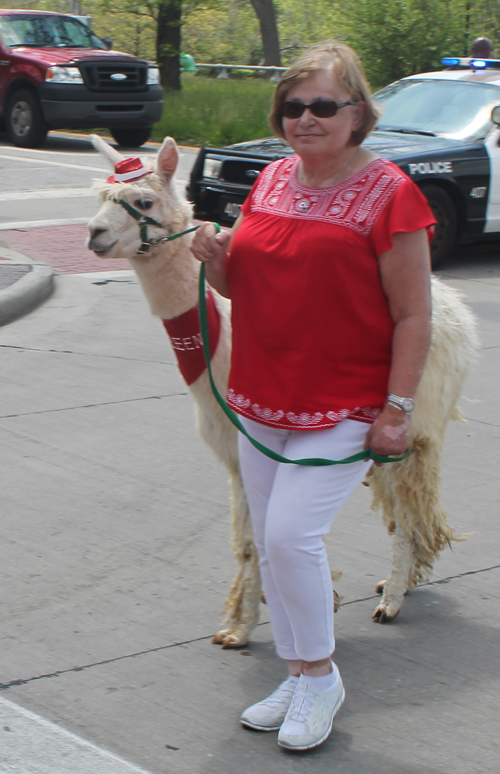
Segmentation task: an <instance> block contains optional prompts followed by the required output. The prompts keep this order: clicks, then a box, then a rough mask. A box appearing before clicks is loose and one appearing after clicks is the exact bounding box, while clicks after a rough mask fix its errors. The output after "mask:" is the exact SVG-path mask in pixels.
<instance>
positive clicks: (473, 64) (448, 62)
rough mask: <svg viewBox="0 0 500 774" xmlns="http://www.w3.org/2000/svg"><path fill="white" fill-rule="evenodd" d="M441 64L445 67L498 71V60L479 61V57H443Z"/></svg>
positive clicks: (499, 68)
mask: <svg viewBox="0 0 500 774" xmlns="http://www.w3.org/2000/svg"><path fill="white" fill-rule="evenodd" d="M441 64H443V65H445V66H446V67H467V68H470V69H472V70H485V69H486V68H493V69H494V70H500V59H480V58H479V57H465V56H445V57H443V59H441Z"/></svg>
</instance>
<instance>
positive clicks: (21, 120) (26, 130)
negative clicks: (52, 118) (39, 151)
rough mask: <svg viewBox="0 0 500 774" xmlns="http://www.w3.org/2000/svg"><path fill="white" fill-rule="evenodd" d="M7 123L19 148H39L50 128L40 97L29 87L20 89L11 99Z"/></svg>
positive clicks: (7, 112)
mask: <svg viewBox="0 0 500 774" xmlns="http://www.w3.org/2000/svg"><path fill="white" fill-rule="evenodd" d="M5 123H6V126H7V133H8V135H9V138H10V140H11V142H13V143H14V145H17V146H18V147H19V148H39V147H40V145H41V144H42V143H43V141H44V140H45V138H46V136H47V132H48V129H49V127H48V126H47V124H46V123H45V119H44V117H43V113H42V109H41V107H40V103H39V102H38V98H37V96H36V95H35V94H34V93H33V92H31V91H30V90H29V89H19V91H16V92H14V94H13V95H12V97H11V98H10V99H9V102H8V105H7V110H6V113H5Z"/></svg>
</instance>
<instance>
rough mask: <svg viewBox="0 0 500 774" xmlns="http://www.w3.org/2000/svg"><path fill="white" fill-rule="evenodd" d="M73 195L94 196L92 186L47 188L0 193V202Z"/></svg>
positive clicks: (59, 197) (66, 197) (69, 196)
mask: <svg viewBox="0 0 500 774" xmlns="http://www.w3.org/2000/svg"><path fill="white" fill-rule="evenodd" d="M75 196H95V191H94V190H93V189H92V188H48V189H47V190H43V191H11V193H3V194H0V202H15V201H19V200H21V201H24V200H25V199H68V198H73V197H75Z"/></svg>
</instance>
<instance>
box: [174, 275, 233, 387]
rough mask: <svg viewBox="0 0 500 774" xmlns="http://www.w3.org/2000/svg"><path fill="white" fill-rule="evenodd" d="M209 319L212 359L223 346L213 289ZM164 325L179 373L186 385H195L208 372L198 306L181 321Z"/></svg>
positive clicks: (182, 317) (185, 314) (208, 301)
mask: <svg viewBox="0 0 500 774" xmlns="http://www.w3.org/2000/svg"><path fill="white" fill-rule="evenodd" d="M207 319H208V335H209V337H210V356H211V357H213V356H214V353H215V350H216V349H217V344H218V343H219V336H220V315H219V311H218V309H217V307H216V306H215V300H214V294H213V293H212V291H211V289H210V288H207ZM162 323H163V325H164V326H165V330H166V331H167V333H168V335H169V336H170V341H171V342H172V347H173V349H174V352H175V354H176V357H177V363H178V365H179V371H180V372H181V374H182V376H183V378H184V380H185V382H186V384H188V385H189V384H193V382H195V381H196V380H197V379H198V377H199V376H201V375H202V373H203V371H204V370H205V368H206V364H205V357H204V355H203V339H202V337H201V331H200V315H199V310H198V304H196V306H193V307H192V308H191V309H188V311H187V312H184V314H180V315H179V316H178V317H172V318H171V319H170V320H162Z"/></svg>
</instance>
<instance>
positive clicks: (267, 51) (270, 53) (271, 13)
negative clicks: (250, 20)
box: [250, 0, 281, 67]
mask: <svg viewBox="0 0 500 774" xmlns="http://www.w3.org/2000/svg"><path fill="white" fill-rule="evenodd" d="M250 2H251V3H252V5H253V8H254V11H255V13H256V14H257V18H258V20H259V24H260V31H261V34H262V45H263V47H264V64H265V65H266V66H268V67H270V66H272V65H277V66H278V67H281V53H280V41H279V35H278V25H277V23H276V12H275V10H274V3H273V0H250Z"/></svg>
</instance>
